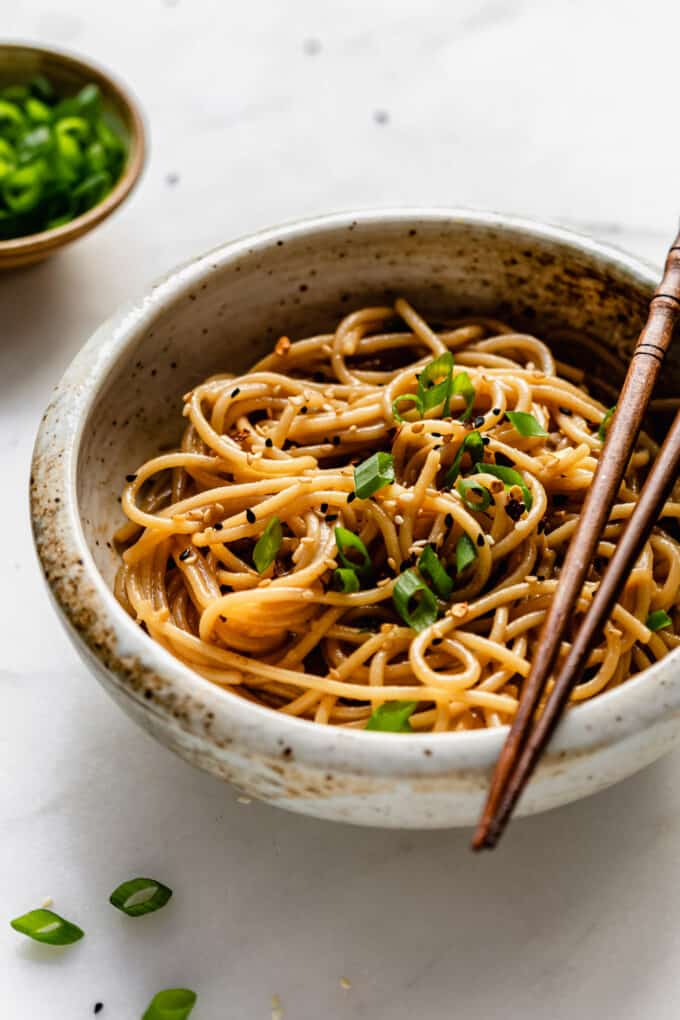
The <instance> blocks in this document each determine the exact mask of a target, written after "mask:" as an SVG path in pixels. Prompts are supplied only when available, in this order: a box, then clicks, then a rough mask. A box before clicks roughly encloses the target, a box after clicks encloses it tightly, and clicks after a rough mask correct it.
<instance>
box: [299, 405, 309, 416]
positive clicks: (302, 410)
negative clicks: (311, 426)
mask: <svg viewBox="0 0 680 1020" xmlns="http://www.w3.org/2000/svg"><path fill="white" fill-rule="evenodd" d="M300 414H307V405H306V404H303V406H302V407H301V408H300Z"/></svg>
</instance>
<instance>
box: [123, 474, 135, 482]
mask: <svg viewBox="0 0 680 1020" xmlns="http://www.w3.org/2000/svg"><path fill="white" fill-rule="evenodd" d="M125 481H126V482H136V481H137V475H126V476H125Z"/></svg>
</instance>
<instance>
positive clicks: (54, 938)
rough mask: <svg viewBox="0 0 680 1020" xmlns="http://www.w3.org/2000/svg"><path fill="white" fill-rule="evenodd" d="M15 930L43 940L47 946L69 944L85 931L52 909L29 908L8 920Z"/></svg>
mask: <svg viewBox="0 0 680 1020" xmlns="http://www.w3.org/2000/svg"><path fill="white" fill-rule="evenodd" d="M10 924H11V926H12V927H13V928H14V930H15V931H20V932H21V934H22V935H28V937H29V938H32V939H35V941H36V942H45V943H47V945H49V946H70V945H71V944H72V943H73V942H78V940H79V939H82V937H83V935H84V934H85V932H84V931H83V930H82V928H79V927H78V925H77V924H72V923H71V921H65V920H64V918H63V917H59V914H55V913H54V912H53V911H52V910H45V909H44V908H42V907H41V908H40V909H39V910H31V911H29V913H28V914H22V916H21V917H15V918H14V920H13V921H10Z"/></svg>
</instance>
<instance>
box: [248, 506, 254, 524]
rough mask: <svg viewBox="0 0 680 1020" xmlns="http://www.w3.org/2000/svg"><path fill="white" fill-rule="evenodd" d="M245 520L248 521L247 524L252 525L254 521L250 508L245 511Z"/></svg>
mask: <svg viewBox="0 0 680 1020" xmlns="http://www.w3.org/2000/svg"><path fill="white" fill-rule="evenodd" d="M246 520H247V521H248V524H254V523H255V520H256V517H255V514H254V513H253V511H252V510H251V509H250V507H248V509H247V510H246Z"/></svg>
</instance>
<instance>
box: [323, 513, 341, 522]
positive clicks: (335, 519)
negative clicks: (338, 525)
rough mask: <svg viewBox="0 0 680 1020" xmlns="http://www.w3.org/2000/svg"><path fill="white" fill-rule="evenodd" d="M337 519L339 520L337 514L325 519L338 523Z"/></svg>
mask: <svg viewBox="0 0 680 1020" xmlns="http://www.w3.org/2000/svg"><path fill="white" fill-rule="evenodd" d="M337 519H338V515H337V514H326V516H325V517H324V521H337Z"/></svg>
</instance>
